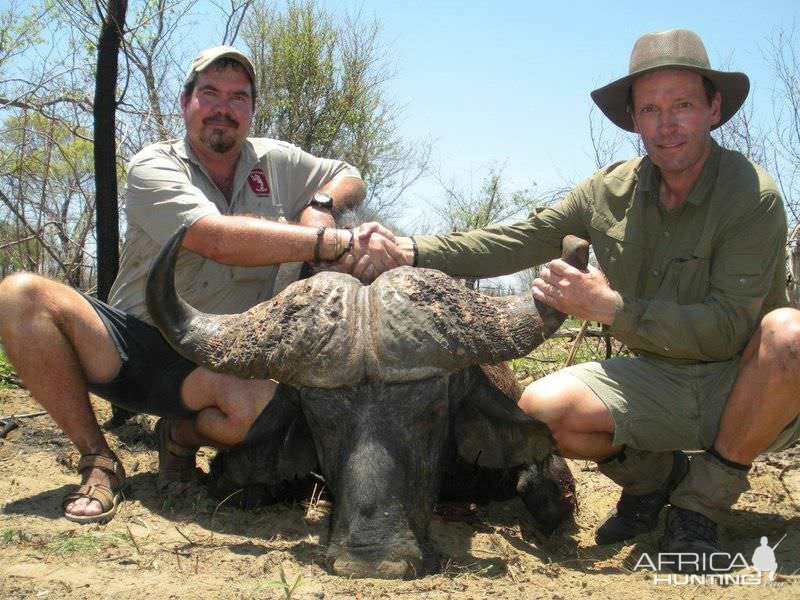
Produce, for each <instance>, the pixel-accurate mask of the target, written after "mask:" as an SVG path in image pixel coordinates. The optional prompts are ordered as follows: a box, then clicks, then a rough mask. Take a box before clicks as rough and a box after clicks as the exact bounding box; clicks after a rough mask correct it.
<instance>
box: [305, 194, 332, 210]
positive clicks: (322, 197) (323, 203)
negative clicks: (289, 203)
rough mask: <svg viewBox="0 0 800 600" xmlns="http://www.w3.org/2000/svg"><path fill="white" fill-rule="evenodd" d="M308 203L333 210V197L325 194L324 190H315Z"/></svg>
mask: <svg viewBox="0 0 800 600" xmlns="http://www.w3.org/2000/svg"><path fill="white" fill-rule="evenodd" d="M308 204H309V205H310V206H318V207H319V208H327V209H328V210H333V198H331V195H330V194H326V193H325V192H317V193H316V194H314V197H313V198H312V199H311V202H309V203H308Z"/></svg>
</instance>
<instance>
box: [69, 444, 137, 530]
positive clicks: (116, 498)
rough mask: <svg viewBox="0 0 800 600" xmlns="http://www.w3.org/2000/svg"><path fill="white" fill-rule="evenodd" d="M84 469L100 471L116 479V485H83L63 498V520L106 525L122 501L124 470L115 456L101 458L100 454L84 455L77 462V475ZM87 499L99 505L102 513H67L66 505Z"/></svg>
mask: <svg viewBox="0 0 800 600" xmlns="http://www.w3.org/2000/svg"><path fill="white" fill-rule="evenodd" d="M86 469H102V470H103V471H107V472H108V473H110V474H112V475H113V476H114V477H116V478H117V485H116V486H115V487H109V486H107V485H104V484H102V483H93V484H84V485H81V486H80V487H78V489H77V490H75V491H74V492H72V493H70V494H67V495H66V496H64V500H63V502H62V503H61V508H62V510H63V511H64V518H65V519H67V520H68V521H72V522H73V523H81V524H87V523H108V522H109V521H110V520H111V519H113V518H114V515H116V514H117V507H118V506H119V503H120V502H121V501H122V497H123V495H122V488H123V486H124V485H125V469H124V468H123V467H122V463H121V462H120V461H119V460H118V459H117V457H116V456H112V457H109V456H103V455H102V454H84V455H83V456H81V460H80V461H79V462H78V473H83V472H84V471H85V470H86ZM81 498H89V499H90V500H96V501H97V502H99V503H100V507H101V508H102V509H103V512H101V513H100V514H97V515H73V514H71V513H68V512H67V510H66V509H67V504H69V503H70V502H74V501H75V500H80V499H81Z"/></svg>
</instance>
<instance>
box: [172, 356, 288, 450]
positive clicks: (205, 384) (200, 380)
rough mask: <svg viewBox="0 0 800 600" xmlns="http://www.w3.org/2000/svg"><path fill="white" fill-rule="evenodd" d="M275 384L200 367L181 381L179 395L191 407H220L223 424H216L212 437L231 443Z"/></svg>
mask: <svg viewBox="0 0 800 600" xmlns="http://www.w3.org/2000/svg"><path fill="white" fill-rule="evenodd" d="M276 386H277V384H276V383H274V382H272V381H269V380H266V381H265V380H252V379H250V380H244V379H239V378H238V377H234V376H232V375H224V374H221V373H215V372H213V371H209V370H208V369H205V368H199V369H195V370H194V371H193V372H192V373H191V374H190V375H189V377H188V378H187V379H186V381H185V382H184V386H183V389H182V395H183V401H184V404H186V406H187V407H188V408H190V409H193V410H204V409H212V410H218V411H219V414H220V416H221V418H222V419H224V427H219V428H217V427H215V428H214V432H213V437H214V439H215V441H218V442H221V443H224V444H228V445H230V444H236V443H238V442H240V441H241V440H243V439H244V437H245V436H246V435H247V432H248V431H250V428H251V427H252V425H253V423H254V422H255V420H256V418H258V416H259V415H260V414H261V411H262V410H263V409H264V407H265V406H266V405H267V403H268V402H269V401H270V400H271V399H272V396H273V395H274V391H275V387H276Z"/></svg>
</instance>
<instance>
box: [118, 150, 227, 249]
mask: <svg viewBox="0 0 800 600" xmlns="http://www.w3.org/2000/svg"><path fill="white" fill-rule="evenodd" d="M125 214H126V216H127V219H128V221H129V222H130V223H132V224H135V225H137V226H138V227H140V228H141V229H142V231H144V232H145V233H146V234H147V235H149V236H150V237H151V238H152V239H153V240H155V241H156V242H158V243H159V244H164V243H165V242H166V241H167V240H168V239H169V238H170V236H172V234H174V233H175V232H176V231H177V230H178V229H179V228H180V227H181V226H182V225H186V226H190V225H192V224H193V223H194V222H195V221H197V220H198V219H200V218H202V217H205V216H207V215H214V214H219V209H218V208H217V206H216V205H215V204H214V203H213V202H212V201H211V200H209V199H208V198H207V197H206V196H205V194H204V193H203V192H202V191H201V190H200V189H199V188H198V187H196V186H194V185H192V183H191V181H190V180H189V174H188V173H187V171H186V166H185V165H183V164H181V161H180V160H179V159H178V158H176V157H172V156H169V155H168V154H166V153H165V152H164V151H162V150H157V151H152V150H149V151H148V152H146V153H140V154H139V155H137V156H135V157H134V158H133V159H132V160H131V163H130V165H129V167H128V183H127V192H126V200H125Z"/></svg>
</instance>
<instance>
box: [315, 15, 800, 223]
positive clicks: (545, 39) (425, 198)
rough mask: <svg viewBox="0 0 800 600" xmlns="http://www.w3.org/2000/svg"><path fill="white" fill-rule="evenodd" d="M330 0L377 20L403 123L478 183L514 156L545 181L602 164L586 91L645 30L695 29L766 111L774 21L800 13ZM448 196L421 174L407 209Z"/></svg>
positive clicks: (517, 165)
mask: <svg viewBox="0 0 800 600" xmlns="http://www.w3.org/2000/svg"><path fill="white" fill-rule="evenodd" d="M322 4H323V5H324V6H325V7H327V8H328V9H329V10H331V11H332V12H334V13H336V12H340V11H348V10H349V11H351V12H353V11H354V10H357V9H358V8H359V7H360V9H361V11H362V13H363V14H364V15H365V16H375V17H376V18H377V19H378V20H379V21H380V23H381V26H382V30H383V39H384V40H385V42H386V43H387V45H388V46H389V47H390V49H391V56H392V59H393V61H394V63H395V66H396V68H397V76H396V77H395V78H394V79H393V80H392V81H391V82H389V84H388V89H389V94H390V97H391V98H392V99H393V100H394V101H396V102H398V103H400V104H402V105H404V106H405V112H404V119H403V131H404V133H405V135H406V136H407V137H408V138H411V139H422V138H425V137H433V138H435V139H436V146H435V157H436V160H437V162H438V163H439V164H440V166H441V170H442V171H443V173H444V174H446V175H448V176H452V177H458V178H461V179H463V180H465V181H469V180H470V178H472V180H473V182H474V184H475V185H476V186H477V184H478V182H479V181H480V178H481V177H482V176H483V175H485V173H486V169H487V167H488V165H490V164H492V163H497V164H505V165H506V170H505V173H506V175H507V176H508V177H509V180H510V183H511V184H512V185H513V186H515V187H527V186H529V185H531V184H532V183H533V182H536V183H537V184H538V187H539V188H540V189H547V188H550V187H554V186H560V185H563V184H564V183H566V182H569V181H573V182H574V181H577V180H580V179H581V178H583V177H585V176H588V175H589V174H590V173H591V172H592V171H593V169H594V162H593V159H592V157H591V156H590V142H589V121H588V119H589V110H590V108H591V100H590V98H589V92H590V91H591V90H592V89H594V88H596V87H599V86H601V85H604V84H606V83H608V82H609V81H611V80H613V79H615V78H617V77H618V76H621V75H623V74H625V73H626V72H627V68H628V58H629V55H630V50H631V47H632V46H633V43H634V41H635V40H636V38H637V37H638V36H639V35H640V34H642V33H645V32H648V31H658V30H663V29H669V28H672V27H685V28H688V29H692V30H694V31H696V32H697V33H699V34H700V36H701V37H702V38H703V41H704V42H705V45H706V48H707V50H708V53H709V57H710V59H711V63H712V66H717V65H720V64H722V63H727V64H729V65H730V68H731V70H739V71H744V72H745V73H747V74H748V75H749V76H750V79H751V84H752V91H751V95H752V96H753V100H754V102H755V105H754V107H755V111H756V113H757V116H758V115H762V116H763V115H766V116H768V115H769V114H770V112H771V110H772V109H771V96H772V85H773V82H772V78H771V75H770V73H769V70H768V68H767V63H766V60H765V59H764V56H763V50H764V49H765V48H766V46H767V42H768V39H769V37H770V36H771V35H772V34H773V33H774V31H775V30H776V28H780V27H783V28H785V29H791V28H792V26H793V22H794V20H795V19H800V4H798V3H797V2H796V1H794V2H790V1H777V2H769V1H765V2H754V1H751V2H743V1H739V0H728V1H726V2H721V1H700V0H695V1H694V2H685V1H672V2H669V3H643V2H641V1H639V2H631V1H627V0H625V1H619V0H616V1H614V2H588V1H572V2H535V1H530V2H504V1H501V0H498V1H495V2H483V1H474V2H469V1H466V2H465V1H462V2H456V1H451V0H447V1H442V0H429V1H427V2H423V1H419V0H406V1H404V2H396V1H376V2H364V3H363V4H362V3H356V2H350V1H347V0H344V1H340V0H323V1H322ZM798 28H799V29H800V23H798ZM796 41H797V44H800V31H798V37H797V40H796ZM623 154H630V152H628V151H627V149H625V150H624V151H623ZM622 157H623V156H620V158H622ZM439 196H440V193H439V191H438V188H437V186H436V185H435V184H434V183H433V182H430V181H429V182H427V183H423V184H421V185H418V186H417V187H416V188H415V189H414V190H412V191H411V193H410V194H409V198H408V200H409V203H410V210H409V211H406V212H407V219H408V221H409V222H411V223H412V224H413V220H414V215H416V214H418V213H419V211H421V210H422V211H424V207H425V206H426V205H428V204H429V203H430V202H435V201H436V200H437V198H438V197H439Z"/></svg>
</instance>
